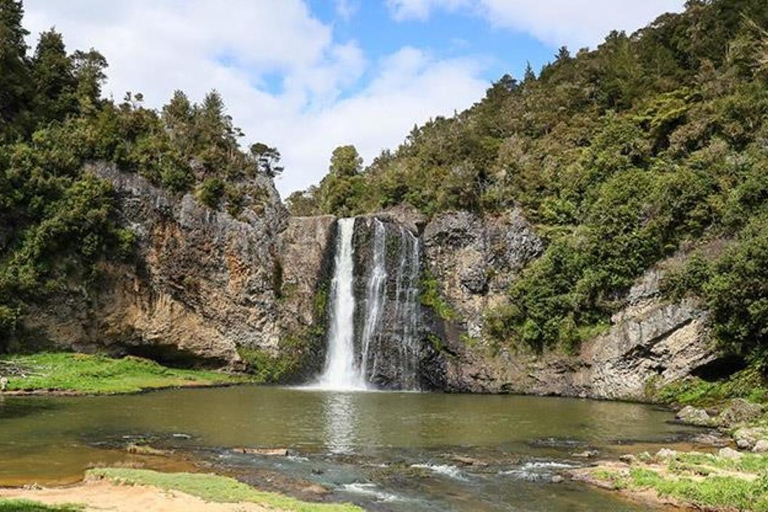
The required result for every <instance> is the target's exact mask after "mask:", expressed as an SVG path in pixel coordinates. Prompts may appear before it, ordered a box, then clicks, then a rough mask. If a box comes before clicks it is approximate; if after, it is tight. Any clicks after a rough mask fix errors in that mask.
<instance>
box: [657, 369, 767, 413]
mask: <svg viewBox="0 0 768 512" xmlns="http://www.w3.org/2000/svg"><path fill="white" fill-rule="evenodd" d="M646 395H647V398H648V399H649V400H652V401H654V402H661V403H665V404H670V405H673V404H674V405H679V406H684V405H692V406H695V407H710V406H713V405H717V404H722V403H724V402H725V401H727V400H728V399H731V398H744V399H746V400H749V401H752V402H758V403H765V402H767V401H768V382H766V378H765V376H764V374H763V372H761V371H760V369H759V368H757V367H756V366H754V365H753V366H751V367H749V368H747V369H745V370H742V371H739V372H737V373H735V374H734V375H732V376H730V377H729V378H727V379H725V380H721V381H715V382H707V381H705V380H702V379H700V378H698V377H688V378H686V379H683V380H679V381H676V382H673V383H671V384H667V385H666V386H662V387H660V388H657V386H656V385H655V384H654V383H649V386H648V387H647V392H646Z"/></svg>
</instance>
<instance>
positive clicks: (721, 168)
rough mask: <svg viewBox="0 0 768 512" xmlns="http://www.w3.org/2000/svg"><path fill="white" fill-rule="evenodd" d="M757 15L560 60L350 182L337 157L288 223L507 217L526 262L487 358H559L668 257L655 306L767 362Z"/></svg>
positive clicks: (767, 189) (700, 20)
mask: <svg viewBox="0 0 768 512" xmlns="http://www.w3.org/2000/svg"><path fill="white" fill-rule="evenodd" d="M766 120H768V3H766V2H765V1H763V0H690V1H689V2H688V3H687V5H686V10H685V12H683V13H681V14H667V15H663V16H661V17H660V18H658V19H657V20H656V21H655V22H653V23H652V24H651V25H650V26H648V27H646V28H644V29H642V30H639V31H638V32H636V33H634V34H631V35H629V34H625V33H623V32H613V33H611V34H609V35H608V36H607V37H606V39H605V42H604V43H603V44H601V45H600V46H599V47H598V48H597V49H595V50H592V51H589V50H581V51H578V52H577V53H575V55H574V54H572V53H571V52H570V51H569V50H568V49H566V48H562V49H561V50H560V51H559V53H558V55H557V56H556V58H555V60H554V61H553V62H552V63H550V64H548V65H547V66H545V67H544V68H543V69H542V70H541V71H540V72H539V73H538V75H537V74H536V73H534V71H533V70H531V69H530V68H529V70H528V71H527V72H526V74H525V76H524V77H523V78H522V80H519V81H518V80H516V79H514V78H512V77H510V76H504V77H502V78H501V79H500V80H499V81H498V82H496V83H494V84H493V86H492V87H491V88H490V89H488V91H487V94H486V96H485V98H483V99H482V100H481V101H479V102H478V103H476V104H475V105H474V106H473V107H471V108H470V109H468V110H467V111H465V112H462V113H460V114H458V115H456V116H454V117H452V118H447V119H446V118H442V117H440V118H436V119H434V120H431V121H430V122H428V123H426V124H425V125H424V126H421V127H417V128H414V130H413V131H412V132H411V133H410V134H409V135H408V137H407V138H406V140H405V142H404V143H403V144H402V145H400V147H398V148H397V149H396V150H395V151H393V152H390V151H384V152H383V153H382V154H381V155H380V156H379V157H378V158H376V159H375V160H374V161H373V162H372V163H371V164H370V165H369V166H368V167H366V168H363V167H362V161H361V160H360V158H359V156H358V154H357V152H356V151H355V148H354V147H352V146H344V147H340V148H338V149H337V150H336V151H335V152H334V154H333V157H332V160H331V167H330V173H329V174H328V175H327V176H326V177H325V178H324V179H323V181H322V182H321V183H320V184H319V186H317V187H312V188H310V189H309V190H307V191H305V192H298V193H295V194H294V195H292V196H291V197H290V198H289V200H288V204H289V208H290V209H291V211H292V213H294V214H295V215H314V214H320V213H326V214H335V215H340V216H350V215H355V214H361V213H368V212H374V211H379V210H382V209H386V208H388V207H391V206H393V205H398V204H406V203H407V204H410V205H412V206H414V207H415V208H417V209H418V210H420V211H421V212H423V213H424V214H426V215H428V216H432V215H434V214H436V213H439V212H443V211H448V210H472V211H476V212H479V213H481V214H483V215H495V214H497V213H499V212H501V211H503V210H505V209H509V208H512V207H513V206H515V205H519V206H521V207H522V208H523V209H524V211H525V213H526V216H527V217H528V218H529V219H530V220H531V221H532V222H534V223H535V224H536V225H537V230H538V232H539V233H540V234H541V235H542V236H544V237H545V238H546V240H547V249H546V251H545V253H544V255H543V256H542V257H541V258H539V259H538V260H537V261H535V262H534V263H533V264H531V265H529V266H528V268H526V269H525V271H524V272H523V274H522V276H521V278H520V279H518V280H517V281H515V283H514V284H513V285H512V286H511V288H510V289H509V290H508V298H509V300H508V302H507V305H505V306H502V307H498V308H496V309H494V310H491V311H488V312H487V318H486V322H487V325H489V327H490V332H491V334H492V335H493V336H494V337H495V338H496V339H497V340H498V342H500V343H503V344H508V345H521V346H527V347H531V348H533V349H535V350H543V349H548V348H555V347H558V348H561V349H565V350H576V349H577V348H578V346H579V344H580V342H581V341H583V340H584V339H587V338H588V337H590V336H592V335H593V334H594V333H595V332H599V330H600V329H602V327H603V326H604V325H606V324H607V323H608V321H609V319H610V316H611V314H612V313H613V312H615V311H617V310H618V309H619V308H620V307H621V306H622V304H623V300H624V299H623V298H624V296H625V293H626V291H627V290H628V288H629V287H630V286H631V284H632V283H633V282H634V280H635V279H636V278H637V277H638V276H639V275H640V274H641V273H643V272H644V271H645V270H646V269H648V268H650V267H651V266H653V265H654V264H655V263H657V262H659V261H660V260H662V259H664V258H667V257H669V256H671V255H673V254H675V253H678V251H680V250H681V249H682V250H683V251H682V253H683V254H684V255H685V257H684V258H680V260H681V263H680V264H678V265H677V267H676V268H675V269H674V270H673V271H672V272H671V273H669V274H668V275H667V278H666V279H665V282H664V288H665V289H666V292H667V293H668V294H669V296H670V297H676V298H679V297H681V296H685V295H689V294H690V295H695V296H699V297H701V298H703V300H704V301H705V303H706V305H707V307H708V309H709V310H710V311H711V313H712V322H713V327H714V331H715V334H716V336H717V338H718V339H719V341H720V343H721V344H722V346H723V347H725V348H727V349H728V350H730V351H731V352H733V353H735V354H738V355H741V356H747V357H756V358H757V359H759V360H768V208H767V205H768V203H767V200H768V123H766Z"/></svg>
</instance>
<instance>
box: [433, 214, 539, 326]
mask: <svg viewBox="0 0 768 512" xmlns="http://www.w3.org/2000/svg"><path fill="white" fill-rule="evenodd" d="M423 239H424V250H425V255H426V260H427V266H428V269H429V271H430V272H431V274H432V275H433V276H434V278H435V279H436V280H437V282H438V283H439V285H440V288H441V290H442V292H443V294H444V295H445V297H446V298H447V299H448V301H449V302H450V304H451V306H452V307H453V308H454V309H455V310H456V312H457V313H458V315H459V317H460V318H461V322H460V323H461V328H462V329H464V330H465V331H466V333H467V335H468V336H469V337H471V338H477V337H480V336H481V335H482V328H483V313H484V312H485V311H486V310H487V309H488V308H490V307H493V306H495V305H496V304H498V303H499V302H500V301H502V300H503V299H504V297H505V292H506V289H507V287H508V286H509V284H510V283H511V282H512V280H513V279H514V278H515V277H516V276H517V274H518V273H519V272H520V270H522V269H523V267H524V266H525V265H526V264H527V263H528V262H529V261H531V260H532V259H534V258H536V257H537V256H539V255H540V254H541V252H542V251H543V250H544V243H543V242H542V240H541V239H540V238H539V237H538V235H536V233H535V232H534V231H533V228H532V226H531V225H530V224H529V223H528V222H527V221H526V220H525V219H524V218H523V216H522V213H521V212H520V211H519V210H517V209H515V210H512V211H510V212H508V213H506V214H504V215H501V216H497V217H486V218H481V217H479V216H478V215H475V214H473V213H470V212H451V213H445V214H441V215H438V216H437V217H435V218H434V219H433V220H432V221H431V222H430V223H429V224H427V226H426V227H425V229H424V234H423Z"/></svg>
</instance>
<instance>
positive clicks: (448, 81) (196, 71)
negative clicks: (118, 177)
mask: <svg viewBox="0 0 768 512" xmlns="http://www.w3.org/2000/svg"><path fill="white" fill-rule="evenodd" d="M682 5H683V0H643V1H642V2H641V1H639V0H227V2H220V1H216V0H114V1H110V2H104V1H102V0H67V1H66V2H64V1H61V0H26V1H25V7H26V11H27V17H26V24H27V28H29V29H30V30H31V31H32V32H33V35H31V36H30V44H34V43H35V39H36V34H37V33H39V32H40V31H42V30H45V29H47V28H50V27H51V26H56V28H57V29H58V30H60V31H61V32H63V34H64V36H65V41H66V42H67V44H68V46H69V48H70V49H76V48H90V47H95V48H97V49H98V50H99V51H101V52H102V53H103V54H104V55H105V56H106V57H107V60H108V61H109V63H110V68H109V70H108V74H109V77H110V78H109V82H108V83H107V84H106V86H105V93H106V94H107V95H112V96H114V97H115V98H118V99H120V98H122V97H123V95H124V94H125V92H126V91H132V92H142V93H143V94H144V97H145V99H146V103H147V104H148V105H149V106H153V107H160V106H162V105H163V103H165V102H166V101H167V100H168V99H169V98H170V97H171V95H172V93H173V91H174V90H176V89H182V90H184V91H186V92H187V93H188V94H189V95H190V97H191V98H192V99H193V100H197V101H199V100H201V99H202V97H203V96H204V95H205V93H206V92H207V91H209V90H211V89H217V90H219V91H220V92H221V93H222V95H223V96H224V100H225V102H226V104H227V106H228V109H229V112H230V114H231V115H232V116H233V118H234V120H235V122H236V124H237V125H238V126H240V127H241V128H243V130H244V131H245V133H246V138H245V140H243V143H244V144H250V143H252V142H256V141H262V142H265V143H268V144H270V145H274V146H277V147H278V149H279V150H280V151H281V153H282V154H283V163H284V164H285V167H286V170H285V172H284V174H283V176H282V177H281V178H280V179H279V180H278V182H277V184H278V188H279V189H280V191H281V193H282V194H283V196H285V195H287V194H288V193H290V192H292V191H294V190H298V189H303V188H306V187H307V186H308V185H311V184H313V183H317V182H318V181H319V180H320V179H321V178H322V176H323V175H324V174H325V173H326V172H327V168H328V159H329V157H330V153H331V151H332V150H333V148H334V147H336V146H338V145H341V144H354V145H355V146H357V148H358V150H359V151H360V153H361V154H362V155H363V157H364V158H365V160H366V161H370V160H371V159H372V158H373V157H374V156H376V155H377V154H378V153H379V152H380V151H381V150H382V149H384V148H391V147H395V146H397V145H398V144H399V143H400V142H401V141H402V140H403V138H404V137H405V135H406V134H407V133H408V132H409V130H410V129H411V127H412V126H413V125H414V124H420V123H423V122H425V121H427V120H428V119H429V118H431V117H434V116H437V115H451V114H452V113H453V112H454V111H460V110H463V109H465V108H467V107H468V106H470V105H472V104H473V103H474V102H476V101H477V100H479V99H480V98H481V97H482V95H483V93H484V91H485V89H486V88H487V87H488V86H489V85H490V83H491V82H492V81H493V80H496V79H498V78H499V77H501V76H502V75H503V74H505V73H510V74H512V75H513V76H516V77H520V76H521V75H522V73H523V70H524V69H525V66H526V64H527V63H528V62H530V63H531V65H532V66H533V67H534V69H539V68H540V67H541V66H542V65H543V64H545V63H546V62H548V61H549V60H551V59H552V57H553V56H554V54H555V53H556V51H557V49H558V48H559V47H560V46H563V45H565V46H568V47H569V48H571V49H572V50H573V51H575V50H577V49H578V48H581V47H584V46H589V47H594V46H595V45H597V44H599V43H600V41H602V39H603V37H604V36H605V34H607V33H608V32H609V31H610V30H611V29H614V28H616V29H624V30H627V31H634V30H636V29H637V28H640V27H642V26H644V25H646V24H647V23H648V22H650V21H652V20H653V19H654V18H655V17H656V16H658V15H659V14H662V13H664V12H668V11H679V10H680V9H681V8H682Z"/></svg>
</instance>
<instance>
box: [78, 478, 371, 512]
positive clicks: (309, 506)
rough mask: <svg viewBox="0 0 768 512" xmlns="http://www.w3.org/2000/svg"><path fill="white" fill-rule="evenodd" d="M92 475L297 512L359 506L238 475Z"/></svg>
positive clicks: (346, 511)
mask: <svg viewBox="0 0 768 512" xmlns="http://www.w3.org/2000/svg"><path fill="white" fill-rule="evenodd" d="M88 474H89V476H91V477H96V478H102V479H106V480H111V481H113V482H116V483H119V484H124V485H150V486H154V487H159V488H160V489H164V490H168V491H180V492H183V493H186V494H190V495H192V496H197V497H198V498H202V499H203V500H205V501H209V502H213V503H256V504H259V505H262V506H265V507H268V508H274V509H277V510H285V511H295V512H323V511H328V512H355V511H359V510H361V509H359V508H358V507H356V506H354V505H348V504H343V503H328V504H326V503H307V502H303V501H299V500H297V499H294V498H290V497H288V496H283V495H281V494H277V493H273V492H266V491H259V490H257V489H255V488H253V487H251V486H250V485H247V484H244V483H242V482H238V481H237V480H235V479H234V478H230V477H225V476H219V475H212V474H202V473H160V472H157V471H150V470H147V469H125V468H98V469H91V470H89V471H88Z"/></svg>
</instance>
